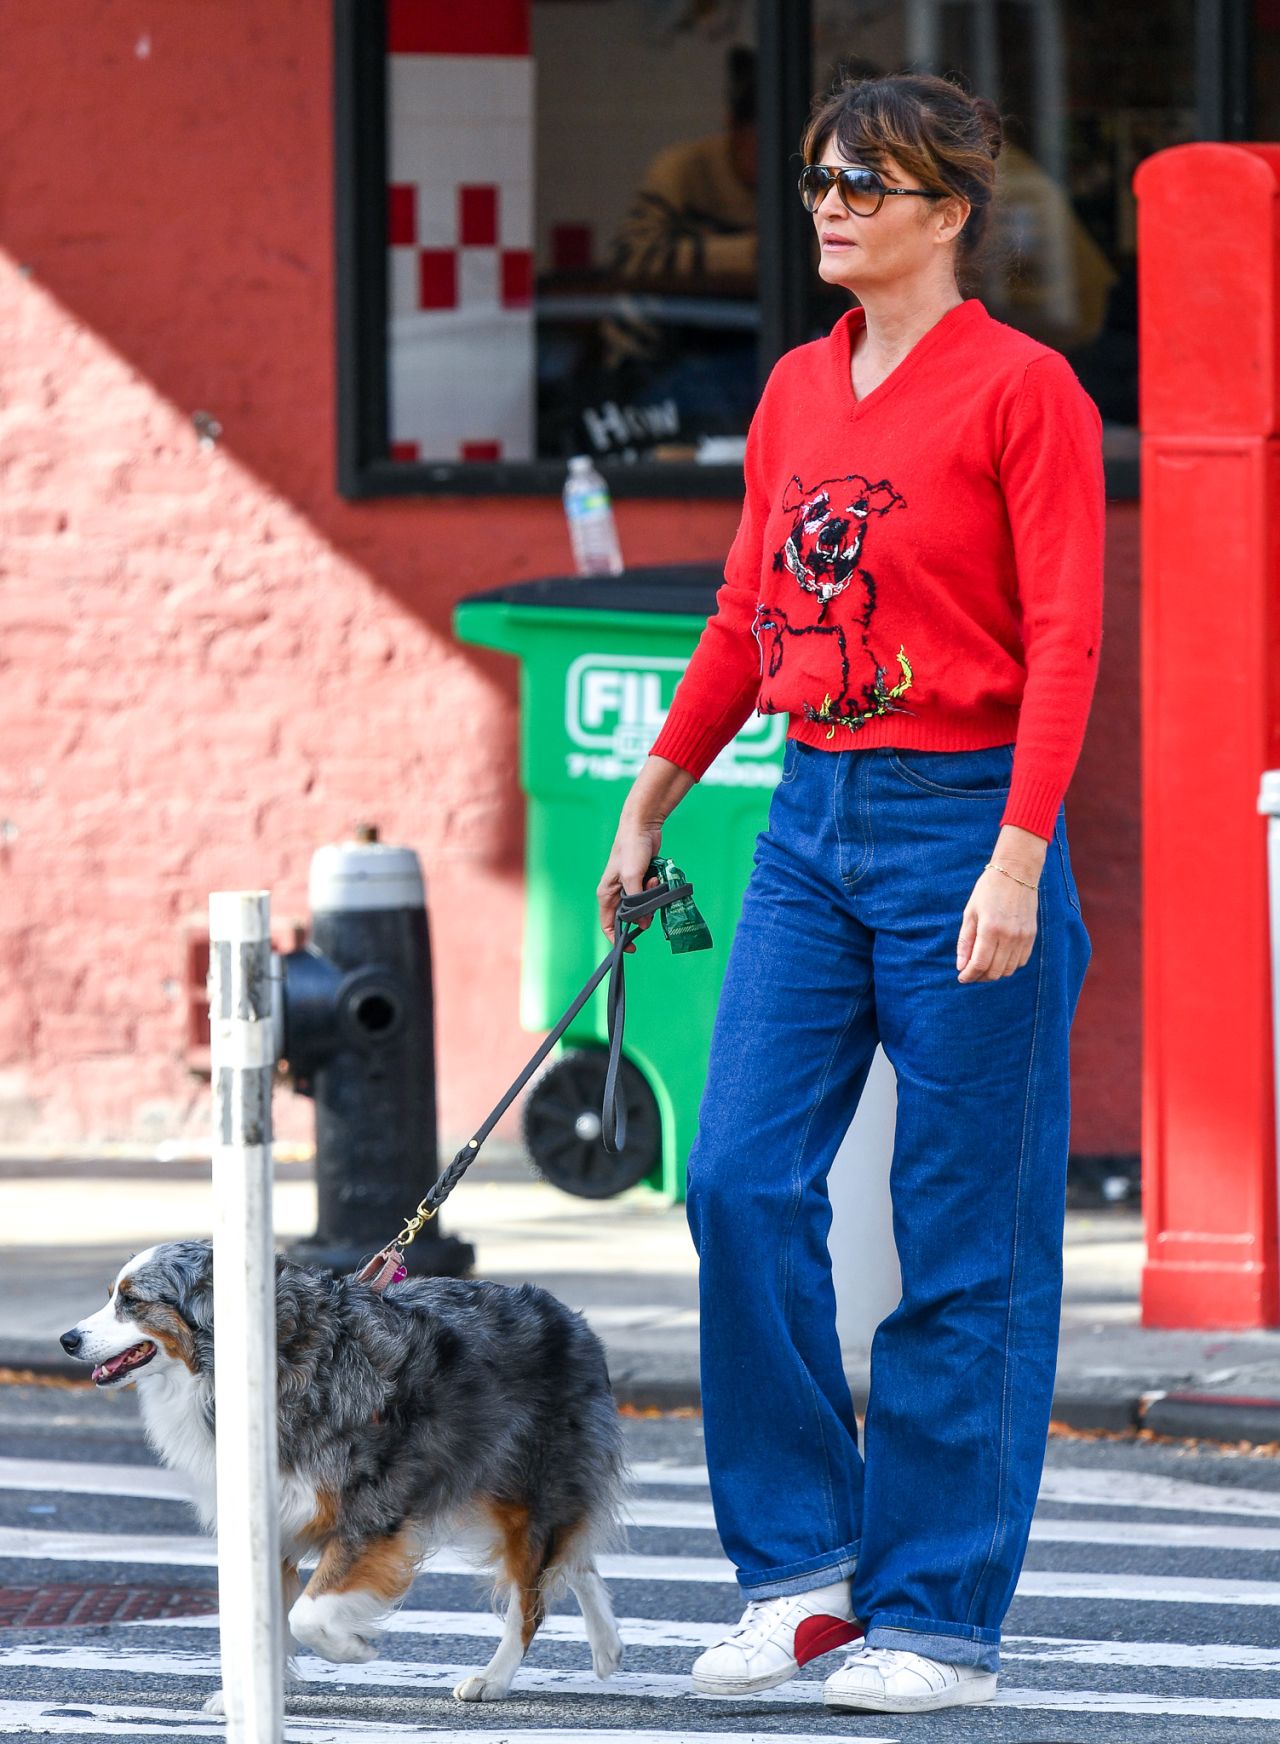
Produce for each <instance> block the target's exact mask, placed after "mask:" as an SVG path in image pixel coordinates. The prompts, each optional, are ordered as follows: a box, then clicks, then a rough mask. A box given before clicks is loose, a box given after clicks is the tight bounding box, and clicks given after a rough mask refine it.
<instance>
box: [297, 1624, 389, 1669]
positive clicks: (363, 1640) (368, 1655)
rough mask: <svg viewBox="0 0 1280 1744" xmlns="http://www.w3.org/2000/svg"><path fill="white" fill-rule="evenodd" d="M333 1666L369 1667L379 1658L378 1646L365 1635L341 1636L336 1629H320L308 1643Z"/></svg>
mask: <svg viewBox="0 0 1280 1744" xmlns="http://www.w3.org/2000/svg"><path fill="white" fill-rule="evenodd" d="M308 1645H309V1646H310V1647H312V1648H313V1649H314V1650H315V1652H317V1653H318V1654H319V1655H320V1657H321V1659H327V1660H328V1661H329V1663H330V1664H331V1665H367V1664H368V1663H369V1661H370V1660H371V1659H376V1658H377V1657H378V1644H377V1642H376V1641H370V1640H369V1639H368V1638H367V1637H366V1636H364V1635H355V1634H352V1635H340V1634H339V1633H338V1631H337V1630H336V1629H319V1630H317V1631H316V1633H315V1635H314V1636H313V1638H312V1640H311V1641H310V1642H309V1643H308Z"/></svg>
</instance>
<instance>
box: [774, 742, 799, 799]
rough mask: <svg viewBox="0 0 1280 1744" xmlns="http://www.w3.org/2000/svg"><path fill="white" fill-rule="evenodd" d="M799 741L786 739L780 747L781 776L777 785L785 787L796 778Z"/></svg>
mask: <svg viewBox="0 0 1280 1744" xmlns="http://www.w3.org/2000/svg"><path fill="white" fill-rule="evenodd" d="M800 749H801V747H800V741H799V739H788V740H787V742H786V744H785V745H784V746H783V748H782V777H781V780H780V781H779V782H778V786H779V787H785V786H786V785H787V783H788V782H789V781H794V780H795V778H796V770H797V769H798V768H799V767H800Z"/></svg>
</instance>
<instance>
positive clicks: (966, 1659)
mask: <svg viewBox="0 0 1280 1744" xmlns="http://www.w3.org/2000/svg"><path fill="white" fill-rule="evenodd" d="M866 1644H867V1646H868V1647H896V1648H899V1649H905V1650H906V1651H907V1652H908V1653H923V1654H924V1656H925V1658H926V1659H937V1660H939V1661H940V1662H941V1663H942V1664H943V1665H973V1666H976V1667H977V1668H978V1670H979V1671H999V1669H1000V1637H999V1635H998V1634H996V1633H995V1631H993V1630H991V1629H971V1628H969V1627H968V1626H967V1625H965V1624H963V1623H938V1622H934V1621H933V1620H932V1619H931V1618H924V1617H921V1618H919V1619H916V1618H913V1617H893V1618H892V1619H891V1620H889V1621H885V1620H884V1619H883V1618H877V1619H876V1620H875V1622H873V1623H872V1624H871V1626H870V1628H869V1629H868V1630H867V1633H866Z"/></svg>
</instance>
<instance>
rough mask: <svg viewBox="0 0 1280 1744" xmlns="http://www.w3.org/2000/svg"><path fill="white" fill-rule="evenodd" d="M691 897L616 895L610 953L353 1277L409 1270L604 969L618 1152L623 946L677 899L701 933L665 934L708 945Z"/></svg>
mask: <svg viewBox="0 0 1280 1744" xmlns="http://www.w3.org/2000/svg"><path fill="white" fill-rule="evenodd" d="M655 864H656V863H655ZM665 864H666V865H670V862H665ZM652 870H653V868H652V867H651V868H650V872H652ZM646 876H647V875H646ZM692 897H693V885H692V884H690V883H688V882H687V881H683V882H679V883H674V882H667V883H666V884H659V886H658V888H657V889H656V890H638V891H636V892H635V894H634V895H632V894H629V893H628V892H626V891H624V892H623V893H622V895H621V897H620V898H619V899H618V908H617V913H616V914H615V916H614V923H613V946H612V948H611V950H610V951H609V953H608V955H607V956H606V957H605V958H604V960H603V962H601V964H600V966H599V967H598V968H597V969H596V970H595V971H594V972H593V973H592V975H591V977H590V979H589V980H588V981H587V984H586V986H585V987H584V988H583V989H582V991H581V993H579V994H578V996H577V998H576V999H575V1000H574V1001H573V1004H572V1005H571V1006H570V1007H569V1009H568V1010H567V1011H566V1012H565V1014H564V1016H563V1017H562V1018H561V1019H560V1021H559V1023H557V1025H556V1026H555V1028H554V1029H553V1030H552V1031H551V1033H550V1034H549V1035H548V1036H547V1037H546V1039H545V1040H544V1041H543V1042H542V1043H541V1044H540V1045H539V1047H538V1050H537V1052H536V1053H535V1054H534V1056H533V1058H532V1059H531V1060H530V1061H529V1064H528V1065H527V1066H526V1067H525V1069H524V1071H523V1072H521V1074H520V1076H519V1077H518V1078H517V1079H516V1080H515V1082H514V1083H513V1084H512V1085H511V1087H510V1089H509V1090H508V1091H507V1092H506V1094H505V1095H504V1096H503V1098H502V1100H501V1101H500V1102H499V1103H498V1104H497V1106H496V1107H495V1108H494V1109H492V1111H491V1112H490V1114H489V1115H488V1117H487V1119H486V1120H485V1121H484V1123H483V1124H482V1125H481V1126H479V1127H478V1128H477V1129H476V1131H475V1133H474V1134H473V1135H472V1137H471V1138H469V1139H468V1140H467V1142H466V1144H464V1145H463V1147H462V1149H461V1150H460V1151H459V1152H458V1154H457V1156H455V1157H454V1159H453V1161H452V1162H451V1163H450V1164H449V1167H448V1168H447V1169H446V1170H445V1171H444V1173H443V1174H442V1175H441V1176H440V1178H439V1180H437V1181H436V1182H435V1184H434V1185H433V1187H432V1188H431V1190H430V1192H429V1193H428V1194H427V1195H426V1197H425V1198H424V1199H422V1200H420V1201H419V1204H418V1209H417V1210H416V1211H415V1212H414V1214H413V1216H412V1217H410V1218H408V1219H406V1221H405V1225H404V1228H403V1229H402V1230H401V1231H400V1233H399V1235H398V1236H397V1237H396V1238H395V1240H394V1241H393V1242H391V1243H390V1244H389V1245H388V1246H387V1247H384V1248H382V1249H381V1250H380V1251H379V1252H378V1253H376V1254H374V1256H373V1258H372V1259H371V1260H370V1261H369V1262H368V1264H367V1265H365V1266H364V1267H363V1268H362V1269H361V1271H360V1272H358V1273H357V1281H358V1282H359V1283H362V1284H369V1285H371V1286H372V1288H373V1289H375V1290H379V1291H381V1290H385V1289H386V1287H387V1285H388V1284H394V1283H399V1281H400V1279H401V1278H404V1277H406V1276H407V1275H408V1268H407V1267H406V1265H405V1263H404V1249H405V1248H406V1247H408V1245H409V1243H410V1242H411V1241H412V1240H413V1239H414V1237H415V1236H416V1235H417V1234H418V1233H419V1231H420V1230H421V1229H422V1227H423V1225H424V1224H426V1223H429V1222H430V1220H431V1219H432V1218H433V1217H434V1216H435V1214H436V1212H437V1211H439V1209H440V1207H441V1206H442V1205H443V1204H444V1202H445V1200H446V1199H447V1198H448V1197H449V1195H450V1193H452V1192H453V1189H454V1188H455V1187H456V1186H457V1184H458V1182H459V1181H460V1180H461V1179H462V1177H463V1175H464V1174H466V1172H467V1170H468V1169H469V1168H470V1167H471V1165H472V1163H474V1162H475V1160H476V1157H477V1156H478V1155H479V1152H480V1146H481V1145H482V1144H483V1143H484V1141H485V1139H487V1138H488V1136H489V1134H490V1133H491V1132H492V1131H493V1129H494V1127H495V1126H496V1125H497V1123H498V1121H499V1120H500V1119H501V1118H502V1116H503V1115H504V1114H505V1113H506V1111H507V1109H508V1108H510V1106H511V1104H512V1103H513V1102H514V1101H515V1099H516V1097H517V1096H518V1095H519V1094H520V1092H521V1090H523V1089H524V1087H525V1085H526V1084H527V1083H528V1082H529V1079H530V1078H531V1077H532V1076H533V1074H534V1072H536V1071H537V1069H538V1067H539V1066H540V1065H541V1064H542V1062H543V1060H545V1059H546V1057H547V1055H548V1054H549V1053H550V1052H551V1050H552V1048H553V1047H554V1046H555V1044H556V1043H557V1042H558V1041H559V1040H560V1037H561V1036H562V1035H563V1034H564V1032H565V1030H566V1029H567V1028H568V1027H569V1025H570V1024H571V1023H572V1022H573V1020H574V1018H575V1017H576V1016H577V1015H578V1013H579V1012H580V1011H581V1010H582V1008H583V1006H584V1005H585V1004H586V1003H587V1001H588V999H590V997H591V995H592V994H593V993H594V992H595V990H596V988H597V987H598V986H599V985H600V983H601V981H603V980H604V978H605V976H606V975H608V977H609V994H608V1029H609V1064H608V1067H607V1068H606V1071H605V1079H604V1105H603V1107H602V1109H601V1122H602V1131H601V1138H602V1140H603V1142H604V1147H605V1149H606V1150H607V1151H613V1152H614V1153H615V1154H616V1153H617V1152H618V1151H620V1150H621V1149H622V1147H623V1145H624V1144H625V1143H626V1140H627V1111H626V1105H625V1103H624V1102H623V1100H622V1098H621V1097H620V1096H619V1094H618V1074H619V1071H620V1069H621V1066H622V1032H623V1027H624V1024H625V1022H626V1013H627V1001H626V986H625V976H624V969H623V964H624V962H625V956H626V949H627V946H628V945H629V944H631V943H633V942H634V940H636V939H638V938H639V937H640V935H641V934H642V933H643V932H644V931H645V928H643V927H642V926H640V924H639V923H640V922H641V921H642V920H646V919H647V918H648V917H649V916H650V915H653V914H657V913H659V912H660V911H662V910H664V909H669V908H671V907H672V906H673V905H675V904H684V909H683V912H682V917H681V918H682V926H683V928H684V930H685V931H686V932H689V931H693V930H694V927H695V926H696V928H697V929H700V937H699V942H697V943H693V944H691V943H689V942H687V941H686V942H683V943H679V944H677V942H676V939H675V937H673V935H672V933H671V932H670V931H668V937H670V938H672V945H673V948H674V949H691V948H692V949H701V948H705V945H709V944H710V942H711V938H710V934H709V933H707V931H706V927H705V924H704V923H703V922H702V920H701V917H700V916H699V915H698V913H697V910H696V909H695V908H694V907H693V903H692ZM689 917H692V924H691V923H690V920H689ZM665 926H666V920H665V917H664V927H665Z"/></svg>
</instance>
